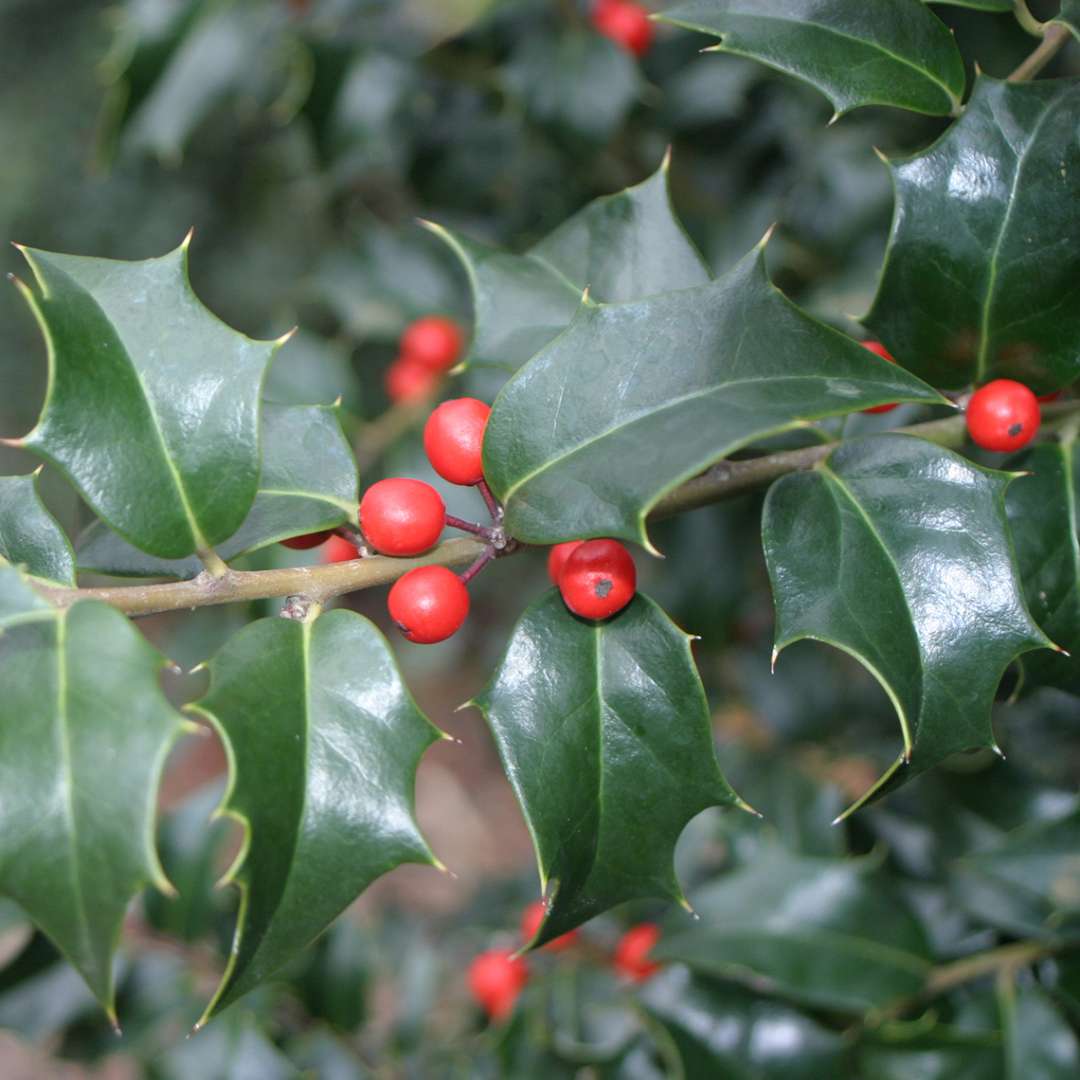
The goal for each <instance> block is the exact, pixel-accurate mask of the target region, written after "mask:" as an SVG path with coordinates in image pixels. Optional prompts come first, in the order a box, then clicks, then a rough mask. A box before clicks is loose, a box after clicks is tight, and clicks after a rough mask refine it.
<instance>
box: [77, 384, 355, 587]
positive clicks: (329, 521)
mask: <svg viewBox="0 0 1080 1080" xmlns="http://www.w3.org/2000/svg"><path fill="white" fill-rule="evenodd" d="M262 454H263V462H262V471H261V474H260V476H259V489H258V493H257V494H256V496H255V502H254V503H253V504H252V507H251V511H250V512H249V514H248V516H247V518H246V519H245V520H244V523H243V524H242V525H241V526H240V528H239V529H238V530H237V531H236V532H235V533H234V534H233V535H232V536H230V537H229V538H228V539H227V540H225V541H224V542H223V543H221V544H219V545H218V547H217V552H218V554H219V555H220V556H221V557H222V558H223V559H235V558H237V557H238V556H240V555H243V554H246V553H247V552H249V551H255V550H256V549H258V548H261V547H265V546H266V545H267V544H272V543H274V542H275V541H278V540H283V539H285V538H286V537H289V536H299V535H301V534H303V533H309V532H319V531H320V530H322V529H332V528H334V527H335V526H337V525H342V524H344V523H345V522H352V523H353V524H356V523H357V506H358V496H357V476H356V459H355V458H354V457H353V453H352V450H351V448H350V447H349V444H348V443H347V442H346V440H345V436H344V435H343V434H342V432H341V425H340V424H339V423H338V418H337V411H336V409H334V408H332V407H324V406H319V405H269V404H265V403H264V404H263V406H262ZM78 554H79V566H80V568H81V569H85V570H97V571H100V572H101V573H105V574H120V575H132V576H135V577H176V578H190V577H194V576H195V575H196V574H198V573H199V572H200V571H201V570H202V563H200V562H199V560H198V559H196V558H189V559H181V560H167V559H155V558H154V557H153V556H152V555H147V554H145V553H143V552H141V551H139V550H138V548H135V547H132V546H131V545H130V544H129V543H127V542H126V541H125V540H124V539H123V538H122V537H120V536H118V535H117V534H116V533H114V532H113V531H112V530H111V529H109V528H108V527H107V526H106V525H104V524H103V523H101V522H95V523H94V524H93V525H91V526H90V527H89V528H88V529H87V530H86V531H85V532H84V533H83V535H82V536H81V537H80V538H79V553H78Z"/></svg>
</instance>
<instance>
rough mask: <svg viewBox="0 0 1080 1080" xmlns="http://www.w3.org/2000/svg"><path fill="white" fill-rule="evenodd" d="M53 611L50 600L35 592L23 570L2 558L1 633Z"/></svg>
mask: <svg viewBox="0 0 1080 1080" xmlns="http://www.w3.org/2000/svg"><path fill="white" fill-rule="evenodd" d="M51 611H52V608H51V606H50V604H49V602H48V601H47V600H45V599H44V598H42V597H41V596H39V595H38V594H37V593H36V592H34V590H33V589H32V588H31V587H30V585H29V584H28V582H27V581H26V579H25V578H24V577H23V575H22V572H21V571H19V570H17V569H16V568H15V567H14V566H8V565H7V564H5V563H4V561H3V559H2V558H0V633H2V632H3V630H4V629H5V628H6V627H9V626H14V625H16V624H17V623H20V622H36V621H37V620H39V619H42V618H48V617H49V615H50V612H51ZM0 640H2V638H0Z"/></svg>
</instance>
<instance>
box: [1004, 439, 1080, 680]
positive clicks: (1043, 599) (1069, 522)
mask: <svg viewBox="0 0 1080 1080" xmlns="http://www.w3.org/2000/svg"><path fill="white" fill-rule="evenodd" d="M1009 468H1011V469H1016V470H1018V471H1027V472H1030V473H1031V476H1026V477H1024V478H1023V479H1021V480H1018V481H1017V482H1016V483H1015V484H1012V485H1011V486H1010V488H1009V493H1008V497H1007V498H1006V501H1005V506H1006V509H1007V511H1008V514H1009V527H1010V529H1011V530H1012V536H1013V543H1014V545H1015V547H1016V561H1017V564H1018V565H1019V567H1020V575H1021V578H1022V579H1023V582H1024V593H1025V595H1026V596H1027V602H1028V606H1029V607H1030V608H1031V614H1032V615H1033V616H1034V618H1035V621H1036V622H1037V623H1038V624H1039V625H1040V626H1041V627H1042V628H1043V629H1044V630H1045V631H1046V633H1047V634H1048V635H1049V636H1050V638H1051V639H1052V640H1054V641H1056V642H1057V643H1058V644H1059V645H1060V646H1061V647H1062V648H1063V649H1065V650H1066V651H1067V652H1068V653H1069V655H1068V656H1065V655H1063V654H1059V653H1053V652H1038V653H1032V654H1031V655H1030V656H1027V657H1025V658H1024V661H1023V665H1024V687H1025V689H1027V688H1034V687H1038V686H1056V687H1058V688H1059V689H1061V690H1068V691H1069V692H1070V693H1073V694H1080V444H1078V443H1077V441H1076V438H1075V436H1073V437H1070V438H1067V439H1065V440H1063V441H1061V442H1048V443H1040V444H1039V445H1038V446H1034V447H1032V448H1031V449H1030V450H1026V451H1024V453H1022V454H1020V455H1018V456H1017V457H1015V458H1013V459H1012V460H1011V461H1010V462H1009Z"/></svg>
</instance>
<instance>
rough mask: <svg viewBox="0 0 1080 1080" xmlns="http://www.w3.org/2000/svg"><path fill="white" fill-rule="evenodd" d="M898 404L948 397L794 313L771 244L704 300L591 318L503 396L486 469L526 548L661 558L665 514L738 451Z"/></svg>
mask: <svg viewBox="0 0 1080 1080" xmlns="http://www.w3.org/2000/svg"><path fill="white" fill-rule="evenodd" d="M660 373H662V377H661V376H660ZM899 400H906V401H928V402H940V401H941V398H940V397H939V395H938V394H937V393H936V392H935V391H933V390H931V389H930V387H928V386H926V385H924V384H923V383H921V382H919V381H918V380H917V379H915V378H914V377H912V376H911V375H909V374H908V373H907V372H906V371H904V370H903V369H902V368H899V367H897V366H896V365H895V364H889V363H887V362H885V361H884V360H880V359H879V358H877V357H875V356H874V355H873V354H872V353H870V352H869V351H868V350H866V349H864V348H862V347H861V346H859V345H858V344H856V343H855V342H854V341H852V340H851V339H850V338H846V337H844V335H842V334H840V333H838V332H837V331H835V330H832V329H830V328H828V327H827V326H825V325H823V324H822V323H819V322H817V321H816V320H814V319H812V318H811V317H810V316H809V315H806V314H805V313H804V312H802V311H800V310H799V309H798V308H797V307H795V305H794V304H792V303H791V302H790V301H789V300H787V299H786V298H785V297H784V296H783V294H782V293H780V292H779V291H778V290H777V289H776V287H775V286H774V285H773V284H772V282H771V281H770V280H769V277H768V274H767V273H766V270H765V257H764V247H763V246H761V247H759V248H757V249H755V251H753V252H752V253H751V254H750V255H748V256H747V257H746V258H745V259H743V260H742V262H740V263H739V264H738V265H737V266H736V267H735V268H734V269H733V270H732V271H731V272H730V273H728V274H726V275H725V276H724V277H723V278H720V279H719V280H718V281H715V282H711V283H709V284H707V285H703V286H700V287H698V288H693V289H683V290H681V291H679V292H671V293H664V294H662V295H659V296H654V297H651V298H649V299H646V300H640V301H636V302H633V303H626V304H610V305H608V304H601V305H596V304H593V303H588V304H585V305H584V306H583V307H582V308H581V309H580V311H579V313H578V315H577V317H576V318H575V320H574V322H573V323H572V325H571V326H570V327H569V328H568V329H567V330H566V331H565V332H564V333H562V334H560V335H559V337H558V338H557V339H556V340H555V341H553V342H551V344H550V345H548V346H547V347H546V348H544V349H543V350H542V351H541V352H540V353H539V354H538V355H537V356H536V357H535V358H534V359H533V360H532V362H531V363H529V364H528V365H527V366H526V367H524V368H523V369H522V370H521V371H520V372H518V374H517V375H516V376H515V377H514V378H513V379H512V380H511V381H510V382H509V383H508V384H507V385H506V387H505V388H504V389H503V391H502V393H501V394H500V395H499V397H498V399H497V400H496V402H495V406H494V408H493V409H492V413H491V419H490V421H489V423H488V427H487V434H486V436H485V439H484V470H485V474H486V476H487V480H488V483H489V484H490V485H491V488H492V490H493V491H494V492H495V493H496V495H498V496H499V498H500V499H501V500H502V501H503V502H504V504H505V506H506V526H507V529H508V530H509V531H510V533H511V534H512V535H514V536H516V537H518V538H519V539H521V540H524V541H526V542H527V543H535V544H550V543H556V542H558V541H561V540H570V539H576V538H579V537H588V536H618V537H622V538H624V539H627V540H636V541H639V542H640V543H643V544H648V538H647V536H646V533H645V518H646V516H647V515H648V513H649V511H650V510H651V509H652V507H653V506H655V505H656V503H657V502H659V501H660V499H661V498H662V497H663V496H664V495H665V494H666V493H667V492H668V491H670V490H672V489H673V488H675V487H677V486H678V485H679V484H680V483H682V482H683V481H685V480H688V479H690V477H692V476H695V475H696V474H697V473H699V472H701V471H702V470H703V469H705V468H707V467H708V466H709V465H711V464H713V463H714V462H716V461H719V460H720V459H721V458H723V457H724V456H726V455H727V454H729V453H731V452H732V451H733V450H736V449H738V448H739V447H742V446H745V445H746V444H747V443H750V442H752V441H753V440H754V439H757V438H761V437H762V436H764V435H768V434H774V433H777V432H781V431H787V430H791V429H794V428H798V427H801V426H805V424H806V423H807V422H808V421H810V420H816V419H820V418H822V417H825V416H836V415H840V414H843V413H849V412H854V411H856V410H858V409H862V408H865V407H866V406H868V405H874V404H879V403H884V402H889V401H899Z"/></svg>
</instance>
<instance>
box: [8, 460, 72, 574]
mask: <svg viewBox="0 0 1080 1080" xmlns="http://www.w3.org/2000/svg"><path fill="white" fill-rule="evenodd" d="M36 478H37V474H36V473H35V474H34V475H32V476H0V559H7V561H8V562H9V563H13V564H14V565H15V566H22V567H23V568H24V569H25V570H26V572H27V573H28V574H31V575H32V576H33V577H38V578H43V579H44V580H46V581H51V582H55V583H56V584H58V585H67V586H73V585H74V584H75V556H74V554H73V553H72V551H71V544H70V543H69V542H68V538H67V536H66V535H65V533H64V530H63V529H61V528H60V526H59V525H58V524H57V521H56V519H55V518H54V517H53V516H52V514H50V513H49V511H48V510H47V509H46V508H45V504H44V503H42V501H41V499H40V497H39V496H38V493H37V482H36Z"/></svg>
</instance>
